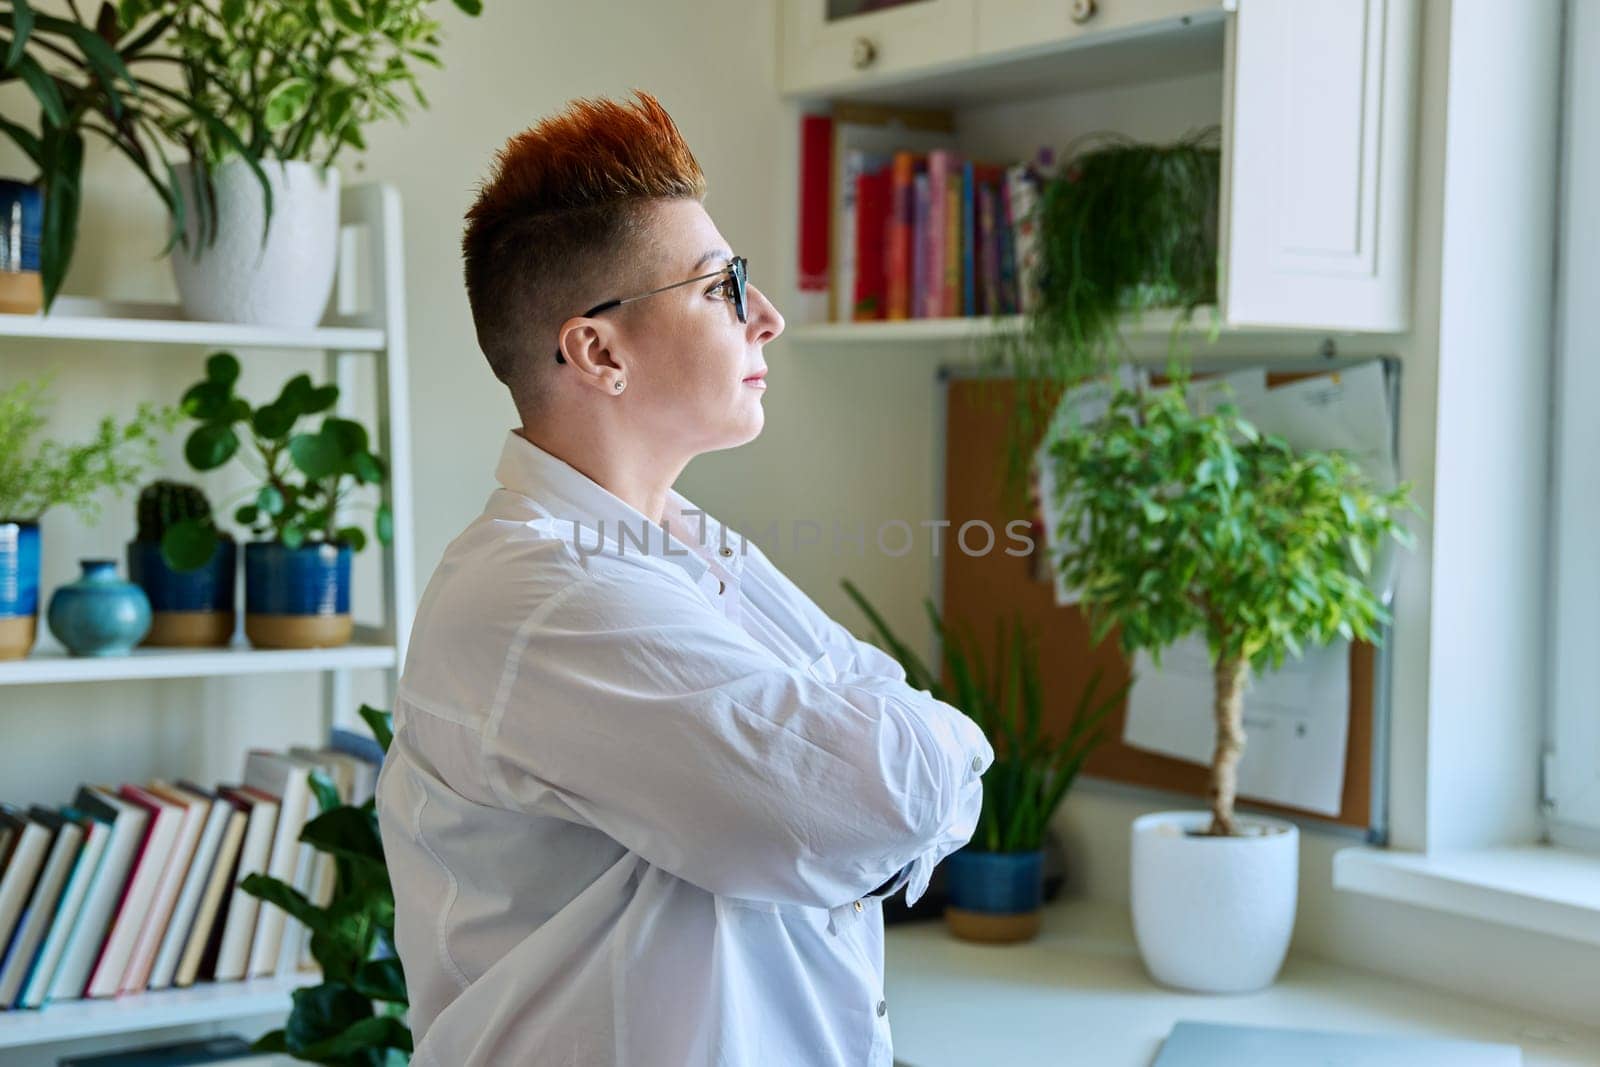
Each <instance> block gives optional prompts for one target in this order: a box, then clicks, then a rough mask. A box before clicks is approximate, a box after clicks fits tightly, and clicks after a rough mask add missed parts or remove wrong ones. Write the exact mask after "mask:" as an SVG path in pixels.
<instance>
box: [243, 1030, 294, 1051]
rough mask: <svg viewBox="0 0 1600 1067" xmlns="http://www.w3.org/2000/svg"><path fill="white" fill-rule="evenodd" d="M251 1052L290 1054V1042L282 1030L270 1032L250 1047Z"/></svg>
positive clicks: (257, 1039)
mask: <svg viewBox="0 0 1600 1067" xmlns="http://www.w3.org/2000/svg"><path fill="white" fill-rule="evenodd" d="M250 1051H251V1052H288V1051H289V1042H288V1038H287V1035H286V1034H285V1032H284V1031H282V1030H269V1031H268V1032H267V1033H264V1034H262V1035H261V1036H260V1037H258V1038H256V1039H255V1041H254V1042H253V1043H252V1044H251V1045H250Z"/></svg>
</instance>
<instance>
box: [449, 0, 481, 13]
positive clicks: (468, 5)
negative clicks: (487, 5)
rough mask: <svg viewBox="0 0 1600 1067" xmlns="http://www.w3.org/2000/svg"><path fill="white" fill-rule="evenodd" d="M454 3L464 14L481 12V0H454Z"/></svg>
mask: <svg viewBox="0 0 1600 1067" xmlns="http://www.w3.org/2000/svg"><path fill="white" fill-rule="evenodd" d="M455 4H456V7H457V8H459V9H460V10H461V11H462V12H464V13H465V14H468V15H481V14H483V0H455Z"/></svg>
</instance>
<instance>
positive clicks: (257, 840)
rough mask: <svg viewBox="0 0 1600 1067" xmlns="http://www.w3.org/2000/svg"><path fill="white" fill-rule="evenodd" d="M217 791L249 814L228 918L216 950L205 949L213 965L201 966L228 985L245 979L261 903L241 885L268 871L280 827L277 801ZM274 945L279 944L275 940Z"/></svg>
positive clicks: (236, 790) (239, 790) (247, 792)
mask: <svg viewBox="0 0 1600 1067" xmlns="http://www.w3.org/2000/svg"><path fill="white" fill-rule="evenodd" d="M217 792H218V793H220V794H222V795H224V796H226V797H228V798H229V799H230V800H232V801H234V802H235V803H236V804H242V805H243V806H245V808H246V810H248V812H249V819H248V821H247V822H246V824H245V831H244V841H243V843H242V844H241V845H240V848H239V861H238V863H237V864H236V865H235V867H234V871H233V880H232V883H231V884H232V891H231V892H230V893H229V894H228V905H227V908H228V910H227V916H226V918H225V920H224V923H223V925H222V926H221V928H220V932H219V933H218V934H217V935H216V945H215V951H213V950H212V947H211V946H208V947H207V949H206V955H207V956H208V957H210V965H209V966H208V961H207V960H205V959H202V961H201V964H200V967H201V971H202V972H203V973H206V974H208V975H210V976H211V977H214V978H215V979H216V980H217V981H219V982H227V981H233V980H236V979H239V978H243V977H244V975H245V970H246V968H247V967H248V966H249V963H250V948H251V945H252V944H253V943H254V940H255V933H256V919H257V916H258V915H259V914H260V911H261V908H260V905H261V901H259V900H258V899H256V898H255V897H253V896H251V895H250V894H249V893H246V892H245V891H244V890H243V889H241V888H240V887H239V883H240V882H242V881H244V879H245V878H246V877H247V876H249V875H251V874H259V873H264V872H265V871H266V870H267V866H268V862H269V860H270V859H271V856H272V842H273V835H274V834H275V832H276V831H277V828H278V799H277V798H276V797H273V796H268V795H267V794H265V793H261V792H257V791H256V790H253V789H250V788H248V787H227V786H219V787H218V789H217ZM273 943H274V944H276V943H277V942H276V939H274V942H273Z"/></svg>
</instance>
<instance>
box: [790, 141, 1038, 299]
mask: <svg viewBox="0 0 1600 1067" xmlns="http://www.w3.org/2000/svg"><path fill="white" fill-rule="evenodd" d="M805 122H806V124H807V128H806V130H805V135H804V137H803V141H802V148H803V155H804V156H805V157H806V158H803V159H802V182H801V204H800V213H801V227H800V232H801V257H802V271H801V280H802V285H803V286H804V285H806V284H807V280H808V279H809V280H810V284H811V285H812V286H813V287H820V285H821V284H822V282H821V279H823V278H824V277H825V278H826V279H827V286H828V288H829V290H830V292H829V307H830V315H829V317H830V318H831V319H834V320H850V321H856V322H865V321H872V320H877V319H920V318H952V317H963V316H966V317H970V316H988V315H1008V314H1017V313H1020V312H1026V311H1029V310H1031V309H1032V308H1033V307H1034V306H1035V305H1036V304H1037V301H1038V284H1039V276H1040V255H1041V253H1040V248H1039V237H1038V219H1037V208H1038V204H1039V200H1040V196H1041V190H1042V188H1043V185H1044V183H1045V182H1046V181H1047V180H1048V179H1049V177H1050V176H1051V173H1052V165H1051V154H1050V150H1049V149H1047V148H1045V149H1041V150H1040V152H1039V154H1038V156H1037V158H1036V159H1035V160H1033V161H1030V162H1019V163H996V162H985V161H982V160H977V159H971V158H967V157H965V156H963V155H961V154H960V153H959V152H958V151H957V150H956V149H955V147H954V144H955V142H954V134H953V132H951V129H952V127H951V126H950V124H949V123H948V121H945V120H944V119H943V118H941V117H940V116H939V115H937V114H928V113H921V114H918V113H912V114H910V115H904V116H897V115H895V114H894V113H892V112H881V113H877V114H872V115H862V114H859V113H856V114H850V115H847V116H839V115H836V116H807V117H806V119H805ZM824 131H825V132H826V133H827V134H828V135H829V136H823V133H824ZM819 153H823V154H825V155H826V157H827V158H825V159H823V160H820V161H819V159H818V158H817V155H818V154H819ZM823 264H826V266H827V270H826V272H824V271H823V270H822V265H823Z"/></svg>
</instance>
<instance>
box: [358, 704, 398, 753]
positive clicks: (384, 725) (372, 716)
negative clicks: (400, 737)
mask: <svg viewBox="0 0 1600 1067" xmlns="http://www.w3.org/2000/svg"><path fill="white" fill-rule="evenodd" d="M360 714H361V721H363V722H365V723H366V724H367V728H368V729H370V730H371V731H372V736H373V737H375V738H377V739H378V745H379V747H381V748H382V749H383V750H384V751H385V752H388V751H389V744H390V742H392V741H393V740H394V716H393V715H391V714H390V713H389V712H387V711H380V710H379V709H377V708H375V707H373V706H372V705H370V704H363V705H361V712H360Z"/></svg>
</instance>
